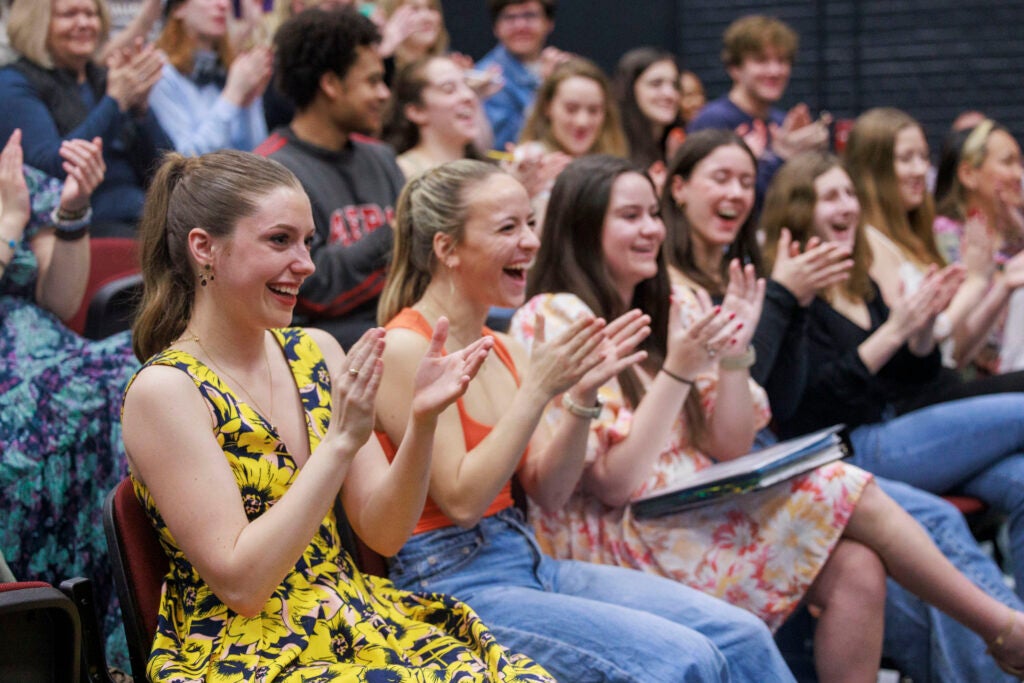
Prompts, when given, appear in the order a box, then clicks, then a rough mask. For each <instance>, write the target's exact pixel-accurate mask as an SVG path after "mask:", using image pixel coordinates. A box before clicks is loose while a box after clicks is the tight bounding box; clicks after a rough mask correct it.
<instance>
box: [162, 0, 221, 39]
mask: <svg viewBox="0 0 1024 683" xmlns="http://www.w3.org/2000/svg"><path fill="white" fill-rule="evenodd" d="M230 6H231V4H230V2H229V1H228V0H187V1H186V2H183V3H182V4H180V5H178V7H177V8H176V9H175V10H174V12H173V16H174V18H175V19H179V20H181V22H182V24H183V25H184V27H185V31H186V32H187V33H188V34H189V35H190V36H192V37H194V38H195V39H196V40H198V41H199V43H200V45H203V46H204V47H207V48H209V47H210V46H211V45H212V44H213V41H215V40H216V39H218V38H221V37H222V36H224V34H226V33H227V30H228V11H229V9H230Z"/></svg>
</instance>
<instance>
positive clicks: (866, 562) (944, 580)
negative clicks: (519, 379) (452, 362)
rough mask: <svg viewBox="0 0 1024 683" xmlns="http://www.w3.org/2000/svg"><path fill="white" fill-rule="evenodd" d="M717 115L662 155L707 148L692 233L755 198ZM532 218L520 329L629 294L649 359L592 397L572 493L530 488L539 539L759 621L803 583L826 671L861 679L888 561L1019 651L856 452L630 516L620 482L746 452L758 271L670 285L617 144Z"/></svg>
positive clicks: (742, 211)
mask: <svg viewBox="0 0 1024 683" xmlns="http://www.w3.org/2000/svg"><path fill="white" fill-rule="evenodd" d="M719 133H721V132H720V131H706V132H702V133H699V134H696V135H694V136H692V137H691V138H688V139H687V142H686V143H684V145H683V147H682V148H681V150H680V153H679V154H678V155H677V157H676V160H675V161H674V162H673V166H674V167H675V166H677V165H678V161H679V159H680V158H682V157H684V152H687V153H690V154H692V155H694V157H695V158H699V159H700V160H702V162H707V163H705V164H704V166H700V163H698V167H697V168H696V169H694V170H693V173H692V174H687V176H686V177H687V182H688V185H687V186H686V188H687V189H688V192H684V193H682V200H683V201H684V204H685V206H686V210H687V211H688V212H692V213H693V215H694V217H695V218H696V219H698V220H704V221H705V222H706V224H705V225H702V226H701V228H700V230H701V231H702V234H701V235H700V236H699V238H698V237H694V236H692V235H691V239H693V240H694V242H696V241H697V240H698V239H702V240H703V239H707V235H710V236H711V238H713V239H721V240H724V241H725V242H726V243H727V244H728V243H731V242H732V241H733V240H734V239H735V238H736V235H735V232H734V231H732V230H730V229H729V228H730V227H733V228H735V227H738V226H740V225H743V224H744V223H745V222H746V218H747V216H748V214H749V211H750V209H751V207H752V206H753V203H754V189H753V188H754V177H755V165H754V161H753V158H752V156H751V155H750V153H749V151H746V148H745V147H742V148H741V147H740V145H742V142H741V141H740V140H739V138H737V137H735V136H733V135H732V134H731V133H729V132H728V131H726V132H725V133H722V135H721V136H719V139H711V138H712V137H713V136H718V135H719ZM720 138H725V139H720ZM723 150H724V151H725V154H722V155H717V154H716V153H717V152H721V151H723ZM702 162H701V163H702ZM545 225H546V226H547V227H546V228H545V230H544V237H543V240H542V244H541V248H540V251H539V253H538V255H537V263H536V265H535V266H534V270H533V277H532V279H531V282H530V291H531V293H532V294H533V295H534V296H533V297H532V298H531V299H530V300H529V301H528V302H527V303H526V305H525V306H524V307H523V308H521V309H520V310H519V311H518V312H517V313H516V315H515V317H514V318H513V321H512V328H511V333H512V335H513V336H516V337H518V338H520V339H522V340H523V341H524V342H525V343H526V344H527V345H528V346H529V344H530V343H531V342H532V340H533V338H534V336H535V332H534V329H533V325H532V321H533V320H534V319H535V317H536V316H537V315H538V314H541V315H543V317H544V321H545V332H546V334H552V333H554V334H558V333H559V332H560V331H561V330H563V329H565V327H566V326H568V325H570V324H572V323H573V321H574V320H576V319H578V318H579V317H580V316H592V315H599V316H606V317H614V316H615V315H617V314H618V312H619V311H620V310H626V309H627V308H632V307H639V308H641V309H642V310H644V311H646V312H647V313H648V314H649V315H650V316H651V330H652V332H651V335H650V337H648V339H647V340H645V341H644V342H642V346H643V348H644V350H646V351H647V352H648V356H647V359H646V360H645V361H644V362H643V363H640V364H637V365H636V366H634V367H633V368H630V369H628V370H626V371H624V372H622V373H619V375H618V377H616V378H615V379H613V380H611V381H609V382H607V383H605V384H604V386H602V387H601V388H600V390H599V391H598V396H599V397H600V398H601V399H603V400H604V402H603V404H602V405H600V410H599V411H598V412H599V414H598V415H597V416H596V417H594V418H593V422H592V423H591V432H590V435H589V437H590V438H589V443H588V448H587V462H586V466H585V469H584V473H583V476H582V477H581V479H580V483H579V484H578V485H577V487H576V490H575V491H574V492H573V494H572V496H571V498H570V499H569V501H568V502H567V503H566V504H565V505H564V506H563V507H562V508H561V509H560V510H553V511H552V510H543V509H542V508H541V507H540V506H539V505H531V515H532V514H534V513H537V514H536V517H535V518H534V520H533V523H534V528H535V529H536V531H537V536H538V538H539V539H540V540H541V543H542V545H543V546H544V547H545V549H546V550H548V551H549V552H551V553H552V554H553V555H554V556H555V557H559V558H572V559H578V560H588V561H592V562H599V563H603V564H613V565H619V566H627V567H632V568H635V569H639V570H642V571H644V572H648V573H653V574H657V575H659V576H668V577H671V578H674V579H676V580H677V581H680V582H682V583H685V584H686V585H689V586H692V587H694V588H698V589H701V590H703V591H706V592H708V593H711V594H712V595H715V596H718V597H721V598H724V599H725V600H727V601H729V602H731V603H733V604H734V605H737V606H740V607H744V608H746V609H748V610H750V611H751V612H754V613H755V614H757V615H758V616H760V617H761V618H762V619H764V620H765V621H766V622H767V623H768V624H769V625H770V626H771V627H772V628H777V627H778V626H779V625H781V624H782V622H783V621H784V620H785V619H786V618H787V617H788V616H789V614H790V613H791V612H792V610H793V609H794V608H795V607H796V606H797V605H798V604H800V602H801V601H806V602H807V603H808V604H809V605H810V606H811V607H812V611H813V612H814V613H815V614H817V615H818V617H819V618H818V621H817V626H816V630H815V664H816V668H817V673H818V677H819V679H820V680H822V681H874V680H875V677H876V676H877V670H878V663H879V660H880V658H881V648H882V628H883V617H884V610H883V608H884V600H885V576H886V571H887V572H888V574H889V575H890V576H892V578H893V579H894V580H896V581H897V582H898V583H900V584H901V585H902V586H903V587H905V588H906V589H907V590H909V591H911V592H913V593H914V594H915V595H918V596H919V597H921V598H922V599H923V600H925V601H926V602H929V603H931V604H934V605H935V606H936V607H938V608H939V609H942V610H943V611H945V612H947V613H948V614H949V615H950V616H952V617H953V618H954V619H956V620H958V621H960V622H961V623H963V624H964V625H965V626H967V627H968V628H970V629H972V630H974V631H975V632H977V633H978V634H979V635H981V637H982V638H984V639H985V640H986V641H987V642H989V643H991V644H992V647H993V650H994V651H995V652H996V653H997V662H999V663H1000V664H1005V663H1006V656H1007V655H1009V658H1010V659H1012V660H1013V661H1014V662H1016V661H1017V657H1019V656H1020V655H1021V653H1024V637H1022V634H1024V631H1021V630H1019V629H1020V624H1021V623H1024V621H1022V619H1021V618H1022V617H1024V615H1021V614H1020V613H1018V612H1016V611H1014V610H1012V609H1010V608H1008V607H1006V606H1005V605H1003V604H1001V603H999V602H998V601H996V600H995V599H993V598H992V597H991V596H989V595H988V594H987V593H985V592H983V591H982V590H981V589H980V588H978V587H977V586H975V585H974V584H973V583H971V582H970V581H969V580H968V579H967V578H966V577H965V576H963V574H960V573H959V572H958V571H957V570H956V569H955V568H954V567H953V566H952V565H951V564H950V563H949V561H948V560H947V559H946V558H945V556H943V555H942V554H941V553H940V552H939V550H938V549H937V548H936V547H935V545H934V544H933V543H932V542H931V541H930V539H929V538H928V537H927V535H926V534H925V532H924V530H923V529H922V528H921V527H920V526H919V525H918V524H917V523H916V522H915V521H914V520H913V519H912V518H911V517H910V516H909V515H907V513H906V512H904V511H903V510H902V509H901V508H900V507H899V506H898V505H896V503H895V502H893V500H892V499H890V498H889V497H888V496H887V495H886V494H884V493H883V492H882V491H881V489H880V488H879V487H878V486H877V485H875V484H874V482H872V481H871V476H870V475H869V474H867V473H866V472H864V471H863V470H860V469H858V468H856V467H851V466H848V465H846V464H844V463H832V464H830V465H826V466H824V467H820V468H818V469H816V470H814V471H812V472H809V473H807V474H805V475H801V476H799V477H796V478H794V479H791V480H789V481H787V482H783V483H781V484H777V485H775V486H773V487H770V488H768V489H765V490H764V491H759V492H755V493H748V494H745V495H742V496H736V497H733V498H729V499H727V500H725V501H722V502H718V503H714V504H711V505H708V506H706V507H702V508H697V509H695V510H690V511H687V512H683V513H678V514H674V515H668V516H665V517H660V518H657V519H652V520H638V519H636V518H635V517H634V516H633V514H632V510H631V508H630V507H629V505H628V503H629V501H630V500H631V499H632V498H633V497H635V496H638V495H641V494H644V493H650V492H654V491H657V490H660V489H664V488H667V487H670V486H672V485H673V484H674V483H677V482H679V481H681V480H683V479H685V478H686V477H687V476H689V475H690V474H692V473H693V472H694V471H696V470H699V469H702V468H704V467H707V466H708V465H710V464H711V463H712V462H713V461H714V460H729V459H732V458H735V457H738V456H740V455H743V454H744V453H746V452H748V451H749V450H750V449H751V446H752V443H753V440H754V434H755V430H756V429H758V428H760V427H762V426H764V424H765V423H766V422H767V420H768V417H769V413H768V409H767V402H766V400H765V398H764V392H763V391H762V390H761V389H760V387H758V386H757V385H756V384H755V383H754V382H753V381H752V380H751V379H750V375H749V367H750V365H751V364H752V361H753V358H752V357H751V355H750V353H749V352H745V349H746V348H747V346H748V344H749V343H750V339H751V335H752V330H753V328H754V327H756V325H757V321H758V318H759V315H760V310H761V300H762V299H763V295H764V284H763V282H760V283H759V282H758V281H757V280H756V279H755V278H754V271H753V268H752V267H750V266H748V267H746V268H741V267H740V266H739V264H738V262H734V263H733V264H732V265H731V267H730V268H729V271H728V276H727V277H726V278H725V281H726V282H727V283H728V286H727V287H724V288H723V289H724V291H725V298H724V300H723V302H722V305H721V306H720V307H713V306H712V305H711V302H710V299H709V297H708V295H707V293H706V291H705V290H704V289H702V288H700V286H699V285H696V284H695V283H693V282H692V281H691V282H690V286H689V287H685V286H684V287H679V286H677V287H674V288H671V289H670V284H669V275H668V270H667V267H666V265H665V260H664V255H663V253H662V251H663V250H662V242H663V241H664V240H665V231H666V227H665V225H664V224H663V223H662V221H661V218H660V210H659V204H658V200H657V198H656V196H655V194H654V186H653V184H652V182H651V180H650V179H649V178H648V177H647V176H646V175H645V174H644V173H643V172H642V171H638V170H636V169H634V168H632V167H631V166H630V165H629V164H628V162H624V161H622V160H620V159H615V158H612V157H599V156H598V157H590V158H587V159H581V160H577V161H575V162H573V163H572V164H571V165H570V166H569V167H568V168H567V169H566V170H565V171H563V173H562V175H561V176H559V178H558V181H557V182H556V184H555V187H554V190H553V192H552V195H551V200H550V203H549V205H548V215H547V217H546V219H545ZM697 230H698V229H697V228H691V232H692V233H696V232H697ZM693 249H694V251H696V252H700V249H698V247H693ZM724 253H725V251H724V249H723V248H721V246H718V247H715V248H711V247H709V248H707V249H706V250H705V253H704V254H703V256H706V257H707V259H702V258H701V256H702V254H700V253H698V254H697V255H696V256H695V260H696V261H697V262H698V263H701V264H706V263H708V262H709V261H710V260H711V258H712V257H715V258H717V259H722V258H723V257H724ZM716 266H717V264H716ZM670 296H671V299H670ZM567 395H568V393H567ZM569 398H570V400H568V401H566V400H565V398H564V397H563V399H562V401H561V402H560V404H559V403H558V402H555V403H552V404H549V407H548V410H547V412H546V414H545V419H546V420H559V419H563V418H564V415H565V414H566V411H567V410H568V411H570V412H571V411H572V409H573V407H574V405H573V404H574V403H577V404H578V403H580V401H579V399H576V398H572V397H569ZM575 414H577V415H578V414H579V412H578V411H577V412H576V413H575ZM581 419H584V418H582V417H581ZM1018 622H1019V623H1018Z"/></svg>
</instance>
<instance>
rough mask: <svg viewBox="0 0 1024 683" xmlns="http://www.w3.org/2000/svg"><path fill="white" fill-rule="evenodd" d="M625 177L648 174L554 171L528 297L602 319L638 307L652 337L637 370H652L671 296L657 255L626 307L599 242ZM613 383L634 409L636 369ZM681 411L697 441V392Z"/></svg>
mask: <svg viewBox="0 0 1024 683" xmlns="http://www.w3.org/2000/svg"><path fill="white" fill-rule="evenodd" d="M626 173H638V174H640V175H642V176H644V177H645V178H647V180H648V181H650V178H649V177H648V176H647V172H646V171H644V170H643V169H640V168H638V167H637V166H635V165H634V164H633V163H632V162H630V161H627V160H626V159H620V158H618V157H613V156H610V155H604V154H596V155H588V156H585V157H581V158H579V159H576V160H575V161H573V162H572V163H570V164H569V165H568V166H567V167H566V168H565V170H564V171H562V173H560V174H559V176H558V178H557V179H556V180H555V185H554V187H553V188H552V190H551V198H550V199H549V200H548V206H547V213H545V215H544V232H543V233H542V235H541V245H540V250H539V251H538V253H537V261H536V263H535V264H534V266H533V268H532V269H531V270H530V275H529V283H528V286H527V296H535V295H537V294H543V293H546V292H551V293H558V292H569V293H572V294H575V295H576V296H578V297H579V298H580V300H581V301H583V303H585V304H586V305H587V307H588V308H590V310H591V311H593V312H594V315H597V316H600V317H603V318H605V319H607V320H612V319H613V318H616V317H618V316H620V315H622V314H623V313H625V312H626V310H627V309H628V308H639V309H640V310H642V311H643V312H645V313H647V314H648V315H649V316H651V334H650V336H649V337H648V338H647V339H645V340H644V341H643V342H642V343H641V345H640V348H642V349H644V350H645V351H647V360H646V361H645V362H644V367H645V369H646V370H648V371H649V372H657V370H658V368H660V367H661V365H662V363H664V361H665V355H666V354H667V352H668V320H669V308H670V306H671V293H672V290H671V285H670V284H669V276H668V268H667V266H666V265H665V255H664V250H662V251H660V252H659V253H658V272H657V274H656V275H655V276H654V277H652V278H650V279H649V280H644V281H643V282H641V283H640V284H638V285H637V286H636V289H635V290H634V292H633V300H632V301H631V302H630V303H629V304H628V307H627V305H626V304H624V303H623V301H622V299H621V297H620V296H619V294H618V290H617V289H616V287H615V285H614V283H613V282H612V279H611V275H610V274H609V272H608V267H607V266H606V264H605V256H604V250H603V248H602V244H601V237H602V235H601V233H602V227H603V226H604V221H605V216H606V215H607V213H608V206H609V204H610V203H611V196H612V188H613V186H614V185H615V181H616V180H617V179H618V178H619V177H620V176H622V175H623V174H626ZM651 188H652V190H653V188H654V184H653V183H651ZM618 380H619V385H620V386H621V387H622V393H623V395H624V396H625V397H626V400H627V401H628V402H629V404H630V405H631V406H633V407H634V408H635V407H636V406H638V405H640V400H641V399H643V397H644V393H645V392H644V385H643V383H642V382H641V381H640V377H639V376H638V375H637V371H636V370H635V369H634V368H626V369H625V370H623V371H622V372H620V373H619V376H618ZM683 410H684V412H685V416H686V423H687V426H688V428H689V430H690V434H691V436H692V437H693V439H694V440H695V441H696V440H697V439H698V438H700V437H701V436H702V435H703V434H704V432H705V423H704V412H703V410H702V408H701V405H700V399H699V396H698V393H697V392H695V391H691V392H690V393H689V395H688V396H687V399H686V403H685V404H684V406H683Z"/></svg>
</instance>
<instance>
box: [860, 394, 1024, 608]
mask: <svg viewBox="0 0 1024 683" xmlns="http://www.w3.org/2000/svg"><path fill="white" fill-rule="evenodd" d="M850 441H851V443H852V444H853V451H854V452H853V457H852V458H851V461H852V462H853V463H854V464H856V465H859V466H860V467H863V468H864V469H866V470H868V471H869V472H874V473H875V474H878V475H880V476H883V477H887V478H889V479H895V480H897V481H903V482H906V483H908V484H911V485H912V486H916V487H917V488H920V489H924V490H925V491H930V492H932V493H948V492H952V491H956V492H962V493H965V494H967V495H969V496H974V497H976V498H980V499H981V500H983V501H985V502H986V503H988V504H989V505H990V506H992V507H993V508H994V509H996V510H999V511H1001V512H1004V513H1006V514H1007V515H1008V524H1009V532H1010V555H1011V557H1012V560H1013V566H1014V575H1015V576H1014V578H1015V579H1016V585H1017V592H1018V595H1020V594H1022V593H1021V592H1022V591H1024V394H996V395H992V396H979V397H977V398H969V399H963V400H960V401H951V402H949V403H940V404H938V405H934V406H929V407H927V408H922V409H920V410H915V411H913V412H911V413H907V414H906V415H902V416H900V417H897V418H894V419H892V420H889V421H887V422H880V423H877V424H872V425H864V426H861V427H857V428H856V429H854V430H853V431H852V432H851V434H850Z"/></svg>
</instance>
